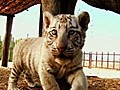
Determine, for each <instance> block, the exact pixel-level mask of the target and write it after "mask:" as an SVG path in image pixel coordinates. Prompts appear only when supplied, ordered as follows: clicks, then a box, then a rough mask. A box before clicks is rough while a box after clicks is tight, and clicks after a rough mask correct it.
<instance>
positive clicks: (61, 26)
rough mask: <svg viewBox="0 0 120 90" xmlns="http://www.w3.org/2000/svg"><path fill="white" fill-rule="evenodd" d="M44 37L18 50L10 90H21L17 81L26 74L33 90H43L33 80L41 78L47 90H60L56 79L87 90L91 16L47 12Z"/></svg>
mask: <svg viewBox="0 0 120 90" xmlns="http://www.w3.org/2000/svg"><path fill="white" fill-rule="evenodd" d="M43 22H44V24H43V25H44V27H43V30H44V35H43V36H42V37H39V38H28V39H25V40H22V41H20V42H19V43H18V44H17V45H16V46H15V48H14V53H13V68H12V70H11V74H10V77H9V81H8V90H18V88H17V81H18V78H19V75H20V74H21V73H22V72H23V73H24V75H25V79H26V82H27V83H28V85H29V86H30V87H35V86H39V84H38V83H36V82H34V80H33V79H32V76H33V75H36V74H38V75H39V78H40V82H41V85H42V88H43V90H60V88H59V85H58V83H57V82H56V78H59V79H60V78H65V79H66V80H67V81H68V83H69V84H71V89H70V90H87V80H86V77H85V75H84V72H83V70H82V63H81V62H82V51H81V49H82V47H83V45H84V42H85V32H86V30H87V28H88V23H89V14H88V13H87V12H82V13H81V14H80V15H79V16H78V17H75V16H74V15H66V14H61V15H57V16H53V15H52V14H50V13H49V12H44V20H43Z"/></svg>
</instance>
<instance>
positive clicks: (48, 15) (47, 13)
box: [43, 11, 53, 28]
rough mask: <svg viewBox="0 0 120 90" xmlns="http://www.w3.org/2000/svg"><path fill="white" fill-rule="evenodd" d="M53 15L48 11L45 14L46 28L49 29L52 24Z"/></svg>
mask: <svg viewBox="0 0 120 90" xmlns="http://www.w3.org/2000/svg"><path fill="white" fill-rule="evenodd" d="M52 18H53V15H52V14H51V13H49V12H48V11H45V12H44V13H43V25H44V27H46V28H48V27H49V25H50V23H51V22H52Z"/></svg>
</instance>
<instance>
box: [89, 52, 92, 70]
mask: <svg viewBox="0 0 120 90" xmlns="http://www.w3.org/2000/svg"><path fill="white" fill-rule="evenodd" d="M91 67H92V52H90V53H89V68H91Z"/></svg>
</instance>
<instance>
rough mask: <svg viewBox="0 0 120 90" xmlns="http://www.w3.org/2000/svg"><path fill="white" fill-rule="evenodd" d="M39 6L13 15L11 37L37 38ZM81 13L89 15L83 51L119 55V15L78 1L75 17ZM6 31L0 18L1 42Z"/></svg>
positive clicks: (0, 17)
mask: <svg viewBox="0 0 120 90" xmlns="http://www.w3.org/2000/svg"><path fill="white" fill-rule="evenodd" d="M39 8H40V6H39V5H36V6H33V7H31V8H29V9H28V10H26V11H24V12H22V13H19V14H17V15H15V17H14V23H13V27H12V35H13V37H14V38H15V40H16V39H19V38H26V37H27V34H29V37H38V30H39ZM81 11H87V12H88V13H89V15H90V23H89V28H88V30H87V32H86V36H87V37H86V41H85V45H84V47H83V51H86V52H90V51H92V52H110V53H113V52H116V53H120V15H119V14H116V13H114V12H111V11H106V10H104V9H98V8H95V7H92V6H89V5H87V4H86V3H84V2H82V1H81V0H78V2H77V4H76V8H75V15H76V16H77V15H78V14H79V13H80V12H81ZM5 29H6V17H5V16H0V36H2V40H3V37H4V34H5Z"/></svg>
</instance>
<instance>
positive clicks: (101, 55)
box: [101, 52, 103, 68]
mask: <svg viewBox="0 0 120 90" xmlns="http://www.w3.org/2000/svg"><path fill="white" fill-rule="evenodd" d="M101 68H103V52H102V54H101Z"/></svg>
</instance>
